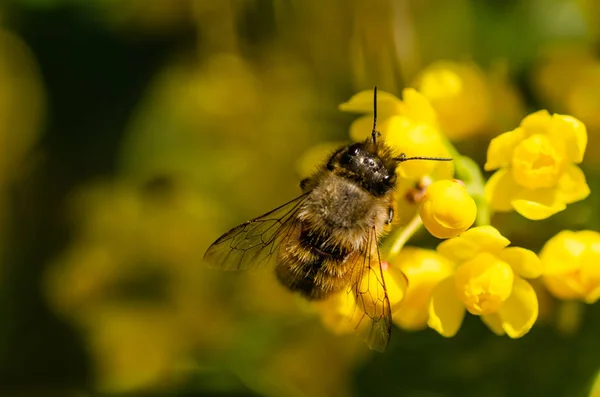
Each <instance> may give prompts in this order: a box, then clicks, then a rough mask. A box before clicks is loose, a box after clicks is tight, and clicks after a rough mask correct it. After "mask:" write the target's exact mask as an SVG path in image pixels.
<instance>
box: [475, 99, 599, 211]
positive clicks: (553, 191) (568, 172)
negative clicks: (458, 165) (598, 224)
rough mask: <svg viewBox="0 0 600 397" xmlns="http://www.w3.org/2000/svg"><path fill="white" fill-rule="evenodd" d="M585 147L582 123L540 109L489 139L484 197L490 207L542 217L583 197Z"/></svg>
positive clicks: (586, 188)
mask: <svg viewBox="0 0 600 397" xmlns="http://www.w3.org/2000/svg"><path fill="white" fill-rule="evenodd" d="M586 145H587V132H586V128H585V125H584V124H583V123H581V121H579V120H577V119H576V118H574V117H571V116H566V115H559V114H554V115H550V114H549V113H548V112H547V111H545V110H541V111H539V112H536V113H533V114H531V115H529V116H527V117H525V118H524V119H523V121H522V122H521V125H520V126H519V127H517V128H516V129H514V130H512V131H509V132H505V133H504V134H501V135H499V136H497V137H496V138H494V139H493V140H492V141H491V143H490V146H489V148H488V152H487V162H486V164H485V169H486V170H487V171H491V170H495V169H500V170H499V171H497V172H496V173H495V174H494V175H492V177H491V178H490V179H489V180H488V182H487V184H486V186H485V197H486V200H487V201H488V202H489V203H490V206H491V207H492V209H494V210H496V211H511V210H513V209H514V210H516V211H517V212H518V213H519V214H521V215H523V216H524V217H526V218H529V219H535V220H537V219H544V218H547V217H549V216H551V215H553V214H555V213H557V212H559V211H562V210H564V209H565V208H566V205H567V204H570V203H573V202H575V201H579V200H583V199H584V198H586V197H587V196H588V195H589V193H590V190H589V187H588V185H587V183H586V181H585V176H584V174H583V172H582V171H581V169H580V168H579V167H578V166H576V165H575V164H578V163H581V161H582V160H583V154H584V152H585V148H586Z"/></svg>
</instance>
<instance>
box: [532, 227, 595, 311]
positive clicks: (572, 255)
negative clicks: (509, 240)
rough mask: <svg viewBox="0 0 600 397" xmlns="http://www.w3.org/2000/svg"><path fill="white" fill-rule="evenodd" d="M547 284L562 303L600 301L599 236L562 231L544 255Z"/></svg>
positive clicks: (546, 247) (593, 232) (548, 245)
mask: <svg viewBox="0 0 600 397" xmlns="http://www.w3.org/2000/svg"><path fill="white" fill-rule="evenodd" d="M540 259H541V260H542V263H543V264H544V268H545V269H544V277H543V280H544V283H545V284H546V287H547V288H548V289H549V290H550V292H551V293H552V294H553V295H555V296H556V297H558V298H560V299H579V300H582V301H584V302H586V303H594V302H596V301H597V300H598V299H599V298H600V266H599V265H598V264H599V263H600V233H598V232H595V231H591V230H583V231H580V232H572V231H568V230H565V231H562V232H560V233H558V234H557V235H556V236H554V237H552V238H551V239H550V240H548V242H547V243H546V245H545V246H544V248H543V249H542V251H541V252H540Z"/></svg>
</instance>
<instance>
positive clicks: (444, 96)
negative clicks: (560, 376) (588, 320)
mask: <svg viewBox="0 0 600 397" xmlns="http://www.w3.org/2000/svg"><path fill="white" fill-rule="evenodd" d="M415 86H417V87H418V88H419V89H420V90H421V91H422V93H420V92H419V91H416V90H414V89H405V90H404V91H403V100H400V99H398V98H396V97H395V96H393V95H392V94H389V93H385V92H382V93H380V101H379V102H378V108H379V109H378V110H379V113H380V114H381V116H380V121H379V124H378V126H379V129H380V130H381V132H382V134H383V137H384V138H385V139H386V141H387V142H388V143H389V144H390V145H391V146H392V147H393V148H394V149H395V150H397V151H398V152H403V153H407V155H415V156H443V155H448V154H450V153H451V154H452V156H453V157H454V160H455V161H454V163H455V164H454V167H453V168H443V164H442V165H441V166H442V168H440V164H438V163H435V162H414V163H412V164H406V165H405V164H403V165H402V166H401V167H399V171H398V174H399V177H400V179H399V189H398V190H399V192H398V193H399V194H398V206H399V207H400V208H402V209H412V210H413V211H405V212H408V213H409V214H410V216H411V217H412V220H411V221H410V222H405V221H403V220H402V221H400V222H396V224H397V225H399V227H398V232H397V233H393V234H392V236H391V238H390V239H389V241H390V242H391V244H387V243H386V244H384V246H383V247H382V260H383V261H382V275H383V277H384V278H385V280H386V287H387V294H388V297H389V300H390V307H391V310H392V313H393V321H394V323H395V324H396V325H398V326H399V327H401V328H404V329H407V330H418V329H422V328H424V327H427V326H429V327H430V328H432V329H434V330H436V331H437V332H438V333H439V334H441V335H443V336H445V337H451V336H454V335H455V334H456V333H457V332H458V331H459V329H460V327H461V324H462V322H463V319H464V317H465V314H466V313H467V312H468V313H470V314H472V315H475V316H479V317H481V319H482V321H483V322H484V323H485V324H486V325H487V326H488V327H489V328H490V330H491V331H492V332H494V333H495V334H498V335H507V336H509V337H510V338H520V337H522V336H523V335H525V334H527V333H528V332H529V330H530V329H531V328H532V326H533V325H534V323H535V322H536V320H537V318H538V313H539V304H538V295H537V292H536V289H534V287H533V285H532V284H531V282H530V280H532V279H537V278H540V279H541V280H543V283H544V285H545V286H546V287H547V289H548V290H549V291H550V292H551V293H552V294H553V295H554V296H556V297H558V298H560V299H578V300H582V301H584V302H587V303H593V302H595V301H597V300H598V299H599V298H600V266H598V265H597V263H600V233H597V232H593V231H582V232H570V231H564V232H561V233H559V234H558V235H556V236H555V237H554V238H552V239H551V240H549V241H548V242H547V244H546V246H545V247H544V248H543V250H542V251H541V253H540V256H539V257H538V255H537V254H536V253H535V252H533V251H531V250H529V249H526V248H522V247H517V246H509V244H510V241H509V239H507V238H506V237H504V236H503V235H502V234H501V233H500V231H498V229H496V228H495V227H493V226H491V225H490V224H489V221H490V217H489V216H485V217H482V216H480V215H481V213H490V210H495V211H512V210H514V211H516V212H518V213H519V214H521V215H523V216H524V217H525V218H528V219H531V220H537V219H544V218H548V217H550V216H551V215H553V214H555V213H557V212H559V211H562V210H564V209H565V208H566V205H567V204H570V203H573V202H575V201H580V200H583V199H584V198H586V197H587V196H588V195H589V193H590V189H589V187H588V185H587V183H586V179H585V176H584V174H583V172H582V170H581V169H580V168H579V167H578V164H580V163H581V162H582V161H583V156H584V152H585V149H586V146H587V131H586V127H585V125H584V124H583V123H582V122H581V121H579V120H578V119H576V118H574V117H572V116H569V115H559V114H554V115H551V114H550V113H549V112H547V111H545V110H542V111H539V112H536V113H533V114H530V115H529V116H527V117H525V118H524V119H523V120H522V121H521V122H520V124H519V126H518V127H517V128H515V129H514V130H512V131H509V132H505V133H503V134H500V135H499V136H497V137H495V138H493V139H492V140H491V142H490V144H489V147H488V152H487V161H486V163H485V167H484V168H485V170H488V171H490V170H497V171H496V172H495V173H494V174H493V175H492V176H491V178H490V179H489V180H488V181H487V183H486V182H485V181H484V178H483V176H482V174H481V171H480V168H479V167H478V166H477V164H476V163H475V162H473V161H472V160H470V159H468V158H466V157H464V156H461V155H459V154H458V152H457V151H456V149H455V148H454V147H453V146H452V145H451V144H450V141H449V138H457V137H459V136H468V135H470V134H471V133H472V131H474V130H475V129H478V128H482V126H483V125H484V124H485V122H484V119H485V118H486V117H487V113H486V112H487V111H488V110H489V109H488V108H487V106H488V105H489V103H488V102H489V101H491V99H490V98H489V97H488V94H489V91H488V89H489V85H488V83H485V84H484V81H483V74H482V72H481V71H479V70H477V69H474V67H473V66H472V65H470V66H469V65H459V64H455V63H451V62H450V63H444V62H440V63H437V64H434V65H432V66H431V67H429V68H428V69H426V70H424V71H423V72H422V73H421V74H420V75H419V77H418V78H417V80H416V82H415ZM469 95H472V96H474V98H479V99H481V98H483V99H485V100H484V101H483V102H481V101H480V102H479V103H478V106H479V107H475V108H476V109H478V112H479V113H478V112H475V114H474V117H473V118H472V119H470V120H466V118H468V117H467V116H466V115H467V113H468V112H467V111H466V110H465V109H466V108H469V106H467V105H468V104H469V103H477V100H475V99H474V98H472V97H469ZM459 98H462V102H461V101H459V100H458V99H459ZM429 100H431V103H430V102H429ZM371 101H372V93H371V92H370V91H364V92H361V93H359V94H357V95H355V96H353V97H352V98H351V99H350V100H349V101H348V102H346V103H344V104H342V105H340V108H341V109H342V110H344V111H351V112H359V113H367V116H362V117H360V118H358V119H357V120H355V121H354V122H353V124H352V126H351V127H350V136H351V138H352V139H353V140H364V139H365V138H366V137H367V136H368V135H367V134H369V133H370V131H371V126H372V117H373V116H372V114H371V113H369V112H370V109H371V108H372V102H371ZM465 104H467V105H465ZM463 105H465V106H466V108H465V109H461V106H463ZM438 116H439V120H438ZM458 116H464V117H466V118H465V119H460V118H457V117H458ZM478 117H479V120H478V119H477V118H478ZM467 121H468V122H467ZM486 125H489V124H486ZM442 131H443V132H442ZM315 150H316V149H315ZM315 153H317V152H316V151H314V152H309V153H308V154H307V157H305V158H304V159H303V163H302V164H304V165H303V168H304V169H306V168H307V167H306V164H307V163H310V162H311V161H313V160H311V161H307V158H308V156H313V157H314V156H315ZM319 153H322V150H321V149H319ZM315 158H316V157H315ZM454 172H456V175H453V173H454ZM453 177H454V178H457V179H452V178H453ZM477 197H480V198H481V199H480V200H477V199H474V198H477ZM476 220H477V222H478V225H477V226H476V227H473V228H471V226H472V225H473V223H474V222H475V221H476ZM420 226H424V227H425V228H426V229H427V230H428V231H429V233H430V234H431V235H433V236H435V237H437V238H440V239H446V240H445V241H443V242H441V243H440V244H439V245H438V247H437V249H436V250H435V251H433V250H428V249H422V248H417V247H405V243H406V242H407V241H408V240H409V239H410V238H411V236H413V235H414V234H415V232H416V231H417V230H418V229H419V228H420ZM374 280H375V278H371V279H367V280H365V279H363V280H362V283H373V282H374ZM537 286H538V285H537V284H536V288H537ZM365 289H369V290H372V291H376V294H377V295H381V294H382V293H384V291H381V287H380V286H378V285H368V286H365ZM380 302H381V301H380ZM378 304H379V305H380V304H381V303H378ZM317 306H318V309H319V312H320V313H321V316H322V319H323V322H324V323H325V324H326V325H327V327H328V328H330V329H331V330H333V331H334V332H337V333H340V332H342V333H346V332H351V331H352V329H353V324H354V323H355V322H354V321H348V318H354V317H356V316H361V315H364V314H365V313H366V314H367V315H372V314H373V313H375V312H377V311H378V310H381V307H378V306H377V304H375V303H374V304H373V305H371V306H372V307H371V306H369V305H363V306H362V307H359V308H358V314H357V308H356V302H355V300H354V298H353V297H352V296H351V294H346V293H345V292H344V293H342V294H339V295H336V296H335V297H334V298H332V299H329V300H327V301H325V302H323V303H321V304H318V305H317ZM359 306H360V305H359Z"/></svg>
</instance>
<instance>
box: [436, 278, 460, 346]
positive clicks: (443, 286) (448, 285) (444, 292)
mask: <svg viewBox="0 0 600 397" xmlns="http://www.w3.org/2000/svg"><path fill="white" fill-rule="evenodd" d="M464 317H465V307H464V306H463V304H462V303H461V302H460V300H458V297H457V296H456V293H455V287H454V277H448V278H447V279H445V280H443V281H442V282H440V283H439V284H438V286H437V287H436V288H435V289H434V290H433V294H432V296H431V301H430V302H429V320H428V321H427V325H429V327H430V328H432V329H434V330H436V331H437V332H438V333H440V335H442V336H445V337H446V338H450V337H453V336H454V335H456V333H457V332H458V330H459V329H460V326H461V324H462V321H463V319H464Z"/></svg>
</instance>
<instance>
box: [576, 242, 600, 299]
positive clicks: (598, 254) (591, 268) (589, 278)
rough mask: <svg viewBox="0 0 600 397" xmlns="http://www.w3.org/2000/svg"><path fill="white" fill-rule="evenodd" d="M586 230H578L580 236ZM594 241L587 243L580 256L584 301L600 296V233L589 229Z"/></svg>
mask: <svg viewBox="0 0 600 397" xmlns="http://www.w3.org/2000/svg"><path fill="white" fill-rule="evenodd" d="M582 233H586V231H583V232H579V235H580V236H581V234H582ZM586 234H591V235H592V236H593V237H592V238H594V239H595V241H592V242H589V243H588V244H587V249H586V250H585V252H584V253H583V255H582V257H581V272H580V279H581V283H582V284H583V285H584V286H585V287H586V291H585V295H584V297H583V298H584V300H585V302H586V303H595V302H596V301H597V300H598V299H599V298H600V266H599V265H598V264H599V263H600V235H599V234H598V233H597V232H592V231H589V233H586Z"/></svg>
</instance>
